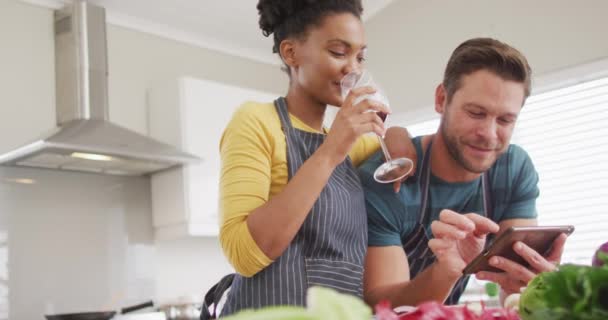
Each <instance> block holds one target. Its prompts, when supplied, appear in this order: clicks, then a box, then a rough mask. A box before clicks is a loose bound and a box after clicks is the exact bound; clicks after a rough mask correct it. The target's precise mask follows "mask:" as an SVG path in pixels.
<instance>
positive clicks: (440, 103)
mask: <svg viewBox="0 0 608 320" xmlns="http://www.w3.org/2000/svg"><path fill="white" fill-rule="evenodd" d="M446 99H447V93H446V91H445V87H444V86H443V84H442V83H441V84H439V85H438V86H437V88H436V89H435V111H437V113H439V114H443V112H444V111H445V104H446V102H447V100H446Z"/></svg>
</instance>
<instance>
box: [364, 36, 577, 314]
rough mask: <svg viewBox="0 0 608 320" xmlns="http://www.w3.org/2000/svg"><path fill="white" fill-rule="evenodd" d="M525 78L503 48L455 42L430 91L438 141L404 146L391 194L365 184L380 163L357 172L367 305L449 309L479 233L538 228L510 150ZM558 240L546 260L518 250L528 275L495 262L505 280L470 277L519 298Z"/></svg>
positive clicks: (532, 192) (528, 180)
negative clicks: (411, 158)
mask: <svg viewBox="0 0 608 320" xmlns="http://www.w3.org/2000/svg"><path fill="white" fill-rule="evenodd" d="M530 73H531V71H530V67H529V65H528V62H527V61H526V58H525V57H524V56H523V55H522V54H521V53H520V52H519V51H517V50H516V49H514V48H512V47H510V46H509V45H507V44H504V43H502V42H500V41H497V40H494V39H487V38H478V39H471V40H468V41H466V42H464V43H462V44H461V45H460V46H459V47H458V48H456V50H455V51H454V52H453V53H452V56H451V58H450V60H449V62H448V64H447V67H446V70H445V74H444V79H443V82H442V83H441V84H440V85H439V86H437V89H436V91H435V110H436V111H437V112H438V113H439V114H440V115H441V122H440V125H439V128H438V130H437V132H436V133H435V134H434V135H430V136H424V137H416V138H414V139H413V143H414V145H415V149H416V153H417V156H416V157H417V159H416V160H417V161H416V162H417V164H418V166H417V169H416V173H415V175H414V176H413V178H410V179H408V180H407V181H406V182H404V183H403V185H402V186H401V188H400V190H399V191H398V192H395V191H393V188H392V186H391V185H382V184H378V183H376V182H374V180H373V177H372V175H373V171H374V170H375V169H376V168H377V167H378V165H380V163H381V162H382V159H381V155H379V154H377V155H375V156H373V157H371V158H370V160H368V161H367V162H366V163H365V164H363V165H362V166H361V167H360V169H359V171H360V175H361V180H362V183H363V185H364V188H365V192H366V203H367V211H368V224H369V240H368V243H369V247H368V253H367V257H366V261H365V275H364V296H365V299H366V301H367V302H368V303H369V304H372V305H373V304H376V303H377V302H379V301H381V300H390V301H391V303H392V305H394V306H398V305H416V304H418V303H421V302H424V301H427V300H435V301H440V302H445V303H446V304H455V303H457V302H458V299H459V297H460V295H461V294H462V291H463V290H464V288H465V286H466V282H467V280H468V277H463V275H462V270H463V269H464V267H465V266H466V265H467V263H468V262H470V261H471V260H472V259H473V258H474V257H475V256H477V254H479V253H480V252H481V251H482V250H483V248H484V246H485V244H486V238H487V237H486V236H487V235H488V234H491V233H496V232H499V230H505V229H506V228H509V227H511V226H531V225H536V224H537V221H536V208H535V203H536V198H537V197H538V194H539V191H538V187H537V182H538V175H537V173H536V170H535V169H534V166H533V164H532V162H531V160H530V158H529V157H528V155H527V153H526V152H525V151H524V150H523V149H521V148H520V147H518V146H516V145H510V144H509V142H510V139H511V135H512V133H513V129H514V127H515V122H516V120H517V117H518V115H519V112H520V111H521V108H522V106H523V104H524V102H525V99H526V98H527V97H528V96H529V94H530ZM391 132H395V130H392V131H391V130H389V132H388V133H387V135H390V134H391ZM389 140H390V139H389ZM389 148H391V152H393V151H394V150H395V146H389ZM404 148H406V147H404ZM403 153H404V154H405V153H406V152H405V151H403ZM565 238H566V236H565V235H561V236H560V237H559V238H558V239H557V240H556V241H555V243H554V245H553V249H552V251H551V252H550V253H549V254H548V255H547V256H546V257H542V256H541V255H540V254H538V253H537V252H535V251H533V250H532V249H531V248H529V247H527V246H526V245H525V244H523V243H520V242H518V243H516V244H515V245H514V247H515V248H514V249H515V251H516V252H517V253H518V254H519V255H521V256H522V257H523V258H525V260H526V261H527V262H529V263H530V266H531V267H529V268H526V267H524V266H522V265H519V264H516V263H514V262H513V261H510V260H507V259H505V258H502V257H494V258H492V259H491V260H490V261H491V262H490V263H491V264H492V265H493V266H495V267H497V268H499V269H502V270H504V273H489V272H480V273H478V274H477V277H478V278H480V279H485V280H490V281H494V282H497V283H498V284H499V285H500V286H501V288H502V289H503V290H504V292H505V293H513V292H519V289H520V288H521V287H523V286H525V285H526V284H527V283H528V282H529V281H530V280H531V279H532V278H533V277H534V276H535V274H537V273H539V272H542V271H548V270H553V269H555V265H556V264H557V263H558V262H559V259H560V257H561V253H562V251H563V246H564V243H565Z"/></svg>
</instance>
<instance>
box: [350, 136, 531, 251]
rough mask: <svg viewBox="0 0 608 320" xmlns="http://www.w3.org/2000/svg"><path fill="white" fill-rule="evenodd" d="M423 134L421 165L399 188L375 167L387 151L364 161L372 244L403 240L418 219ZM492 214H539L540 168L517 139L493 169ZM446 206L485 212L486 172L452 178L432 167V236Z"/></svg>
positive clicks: (362, 168) (419, 161) (362, 174)
mask: <svg viewBox="0 0 608 320" xmlns="http://www.w3.org/2000/svg"><path fill="white" fill-rule="evenodd" d="M421 140H422V139H421V137H416V138H414V139H413V142H414V146H415V147H416V153H417V158H418V159H417V164H418V165H417V169H416V171H417V172H416V174H415V175H414V176H413V177H410V178H408V180H406V181H405V182H404V183H403V185H402V186H401V190H400V191H399V193H395V192H394V191H393V185H392V184H380V183H377V182H376V181H375V180H374V178H373V172H374V170H376V168H377V167H378V166H379V165H380V164H381V163H382V162H383V157H382V153H381V152H378V153H376V154H374V155H372V156H371V157H370V158H369V159H368V160H367V161H366V162H365V163H363V164H362V165H361V166H360V167H359V174H360V177H361V182H362V184H363V187H364V190H365V202H366V207H367V216H368V233H369V237H368V244H369V246H393V245H396V246H402V245H403V244H404V243H405V242H406V241H407V240H408V239H409V237H411V236H412V232H413V231H414V229H415V227H416V226H417V225H418V221H419V220H420V219H419V210H420V202H421V190H420V184H419V182H420V179H421V172H420V171H421V167H422V156H423V154H422V146H421ZM489 178H490V186H491V187H490V189H491V200H492V202H491V203H492V210H493V213H492V218H493V220H494V221H495V222H497V223H499V222H501V221H503V220H508V219H516V218H524V219H533V218H536V198H537V197H538V194H539V190H538V174H537V172H536V170H535V169H534V165H533V164H532V160H531V159H530V157H529V156H528V154H527V153H526V152H525V151H524V150H523V149H522V148H521V147H519V146H517V145H510V146H509V148H508V150H507V151H506V152H505V153H504V154H503V155H501V156H500V157H499V158H498V159H497V161H496V163H495V164H494V165H493V166H492V167H491V168H490V170H489ZM442 209H451V210H453V211H456V212H459V213H471V212H473V213H479V214H484V213H483V192H482V185H481V177H480V178H478V179H475V180H473V181H470V182H463V183H449V182H446V181H443V180H441V179H440V178H438V177H436V176H434V175H433V174H432V173H431V177H430V188H429V197H428V205H427V210H430V211H427V215H428V214H430V219H429V222H428V224H426V225H425V229H426V233H427V236H428V237H429V239H430V238H432V233H431V230H430V228H431V226H430V223H431V222H432V221H434V220H437V219H438V218H439V212H440V211H441V210H442Z"/></svg>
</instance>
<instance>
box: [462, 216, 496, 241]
mask: <svg viewBox="0 0 608 320" xmlns="http://www.w3.org/2000/svg"><path fill="white" fill-rule="evenodd" d="M464 216H465V217H467V218H469V219H470V220H471V221H473V223H474V224H475V235H476V236H478V237H480V236H483V235H486V234H488V233H496V232H498V230H499V229H500V227H499V226H498V224H497V223H496V222H494V221H492V220H490V219H488V218H486V217H484V216H480V215H478V214H476V213H467V214H465V215H464Z"/></svg>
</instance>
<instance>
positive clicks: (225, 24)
mask: <svg viewBox="0 0 608 320" xmlns="http://www.w3.org/2000/svg"><path fill="white" fill-rule="evenodd" d="M21 1H23V2H27V3H31V4H35V5H41V6H45V7H49V8H59V7H61V6H62V5H64V4H65V3H68V2H70V0H21ZM89 1H90V2H91V3H94V4H97V5H100V6H103V7H105V8H106V14H107V20H108V23H110V24H114V25H118V26H122V27H127V28H131V29H135V30H138V31H142V32H147V33H151V34H155V35H158V36H162V37H166V38H170V39H174V40H177V41H181V42H185V43H189V44H192V45H196V46H200V47H204V48H208V49H212V50H217V51H221V52H224V53H228V54H231V55H235V56H239V57H245V58H249V59H253V60H256V61H260V62H264V63H272V64H278V63H279V61H278V58H277V57H276V56H275V55H274V54H272V50H271V48H272V40H271V39H270V38H265V37H264V36H262V33H261V31H260V29H259V28H258V15H257V10H256V8H255V7H256V4H257V0H89ZM392 1H393V0H363V7H364V8H365V10H364V15H363V19H364V20H367V19H369V18H371V17H372V16H374V15H375V14H376V13H378V11H380V10H381V9H383V8H384V7H385V6H387V5H388V4H389V3H390V2H392Z"/></svg>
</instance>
